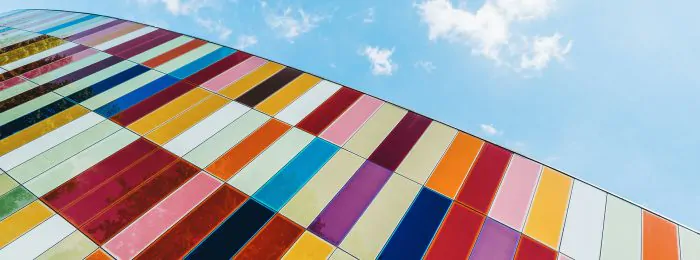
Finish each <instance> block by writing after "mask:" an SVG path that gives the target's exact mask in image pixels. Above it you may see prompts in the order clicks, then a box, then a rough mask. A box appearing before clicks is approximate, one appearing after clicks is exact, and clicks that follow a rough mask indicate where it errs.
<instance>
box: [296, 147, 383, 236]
mask: <svg viewBox="0 0 700 260" xmlns="http://www.w3.org/2000/svg"><path fill="white" fill-rule="evenodd" d="M389 177H391V171H389V170H387V169H384V168H382V167H381V166H379V165H376V164H374V163H372V162H370V161H366V162H365V163H364V164H362V166H360V168H359V169H358V170H357V172H355V174H354V175H353V176H352V177H351V178H350V180H348V182H347V183H346V184H345V186H344V187H343V188H342V189H341V190H340V192H338V194H337V195H336V196H335V198H333V200H331V202H330V203H329V204H328V205H327V206H326V208H324V209H323V211H322V212H321V214H319V215H318V216H317V217H316V219H314V221H313V222H312V223H311V225H310V226H309V230H310V231H311V232H313V233H314V234H316V235H318V236H320V237H322V238H324V239H326V240H327V241H329V242H331V243H332V244H334V245H336V246H337V245H339V244H340V242H342V241H343V239H344V238H345V236H346V235H347V234H348V232H349V231H350V229H351V228H352V226H353V225H355V222H357V220H358V219H359V218H360V216H361V215H362V213H364V212H365V209H367V206H369V204H370V203H371V202H372V200H373V199H374V197H375V196H377V193H379V190H381V189H382V187H383V186H384V184H385V183H386V182H387V180H389Z"/></svg>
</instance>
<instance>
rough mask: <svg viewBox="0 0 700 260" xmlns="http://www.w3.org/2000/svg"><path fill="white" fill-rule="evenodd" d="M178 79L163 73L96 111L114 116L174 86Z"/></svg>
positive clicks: (103, 114) (107, 115)
mask: <svg viewBox="0 0 700 260" xmlns="http://www.w3.org/2000/svg"><path fill="white" fill-rule="evenodd" d="M177 81H178V80H177V79H176V78H174V77H171V76H169V75H163V76H162V77H160V78H158V79H156V80H154V81H151V82H150V83H148V84H146V85H144V86H142V87H140V88H138V89H136V90H134V91H131V92H129V93H127V94H126V95H124V96H121V97H119V98H117V99H116V100H114V101H112V102H109V103H107V104H105V105H104V106H101V107H100V108H98V109H96V110H95V113H98V114H100V115H102V116H104V117H112V116H113V115H116V114H118V113H119V112H121V111H123V110H125V109H127V108H129V107H131V106H133V105H135V104H136V103H139V102H141V101H143V100H144V99H147V98H148V97H150V96H152V95H154V94H156V93H158V92H159V91H161V90H163V89H165V88H167V87H170V86H172V85H173V84H175V83H176V82H177Z"/></svg>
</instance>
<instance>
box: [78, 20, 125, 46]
mask: <svg viewBox="0 0 700 260" xmlns="http://www.w3.org/2000/svg"><path fill="white" fill-rule="evenodd" d="M125 22H126V21H123V20H118V19H117V20H113V21H110V22H108V23H105V24H102V25H99V26H95V27H92V28H90V29H87V30H85V31H81V32H76V33H74V34H71V35H70V36H66V37H65V39H66V40H67V41H75V40H78V39H81V38H83V37H85V36H88V35H92V34H95V33H98V32H101V31H103V30H105V29H108V28H111V27H114V26H117V25H120V24H123V23H125Z"/></svg>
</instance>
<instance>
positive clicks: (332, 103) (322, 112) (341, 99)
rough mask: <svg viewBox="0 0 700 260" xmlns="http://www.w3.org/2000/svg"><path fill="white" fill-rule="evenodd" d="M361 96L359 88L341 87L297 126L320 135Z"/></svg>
mask: <svg viewBox="0 0 700 260" xmlns="http://www.w3.org/2000/svg"><path fill="white" fill-rule="evenodd" d="M361 96H362V93H360V92H358V91H357V90H354V89H349V88H340V89H339V90H338V91H337V92H335V93H334V94H333V95H332V96H330V97H329V98H328V99H327V100H326V101H324V102H323V103H322V104H321V105H319V106H318V107H317V108H316V109H314V111H313V112H311V113H310V114H309V115H307V116H306V117H304V119H302V120H301V122H299V123H298V124H297V127H298V128H300V129H302V130H305V131H307V132H309V133H310V134H312V135H319V134H321V132H323V130H324V129H326V127H328V126H329V125H330V124H331V123H333V121H335V119H336V118H338V116H340V115H341V114H342V113H343V112H345V110H346V109H347V108H348V107H350V106H351V105H352V104H354V103H355V101H357V99H359V98H360V97H361Z"/></svg>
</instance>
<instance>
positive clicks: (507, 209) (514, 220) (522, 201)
mask: <svg viewBox="0 0 700 260" xmlns="http://www.w3.org/2000/svg"><path fill="white" fill-rule="evenodd" d="M511 158H512V159H511V160H510V165H509V166H508V170H507V171H506V174H505V177H504V178H503V183H502V184H501V187H500V188H499V190H498V195H496V199H495V201H494V203H493V207H492V208H491V211H490V212H489V216H490V217H492V218H494V219H496V220H498V221H500V222H502V223H505V224H506V225H508V226H509V227H511V228H513V229H515V230H518V231H522V230H523V222H524V221H525V217H526V215H527V210H528V208H529V207H530V201H531V200H532V195H533V193H534V191H535V186H536V185H537V179H538V178H539V175H540V170H541V169H542V167H541V166H540V165H539V164H538V163H536V162H533V161H530V160H528V159H525V158H523V157H520V156H517V155H514V156H513V157H511Z"/></svg>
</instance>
